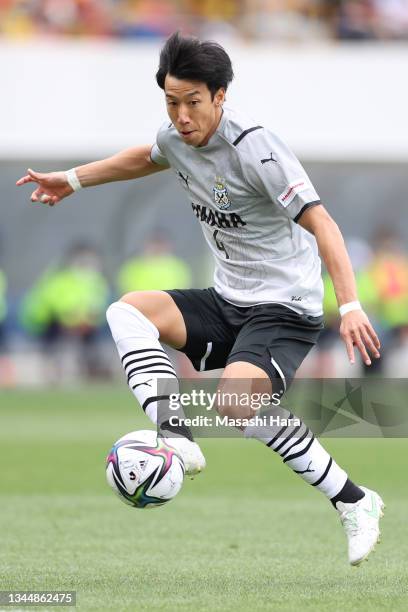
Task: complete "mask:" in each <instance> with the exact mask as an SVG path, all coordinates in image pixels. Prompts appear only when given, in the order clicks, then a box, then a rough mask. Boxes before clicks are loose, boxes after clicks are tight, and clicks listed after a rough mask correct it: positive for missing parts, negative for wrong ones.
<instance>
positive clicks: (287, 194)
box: [278, 178, 310, 208]
mask: <svg viewBox="0 0 408 612" xmlns="http://www.w3.org/2000/svg"><path fill="white" fill-rule="evenodd" d="M309 187H310V184H309V183H308V182H307V180H306V179H304V178H299V179H296V180H295V181H292V182H291V183H289V185H288V186H287V187H286V189H285V191H283V192H282V193H281V194H280V196H279V197H278V202H280V204H282V206H284V207H285V208H286V206H289V204H290V203H291V202H292V200H293V198H294V197H295V196H296V195H297V194H298V193H301V192H302V191H306V189H308V188H309Z"/></svg>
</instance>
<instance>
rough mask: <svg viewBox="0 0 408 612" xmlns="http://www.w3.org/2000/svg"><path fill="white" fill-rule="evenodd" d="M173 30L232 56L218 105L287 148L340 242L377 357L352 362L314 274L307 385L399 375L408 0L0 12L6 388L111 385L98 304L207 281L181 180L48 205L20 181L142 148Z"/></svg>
mask: <svg viewBox="0 0 408 612" xmlns="http://www.w3.org/2000/svg"><path fill="white" fill-rule="evenodd" d="M176 29H180V30H182V32H183V33H189V34H194V35H197V36H199V37H202V38H210V39H215V40H217V41H218V42H220V43H221V44H223V45H224V46H225V47H226V50H227V51H228V52H229V54H230V56H231V58H232V61H233V65H234V71H235V74H236V79H235V81H234V83H233V84H232V86H231V88H230V90H229V92H228V99H227V103H228V104H229V105H231V106H233V107H237V108H240V109H241V110H242V111H244V112H247V113H248V114H250V115H252V116H253V117H254V118H255V120H256V122H257V123H260V124H263V125H266V126H268V127H269V128H271V129H272V130H273V131H276V132H277V133H278V134H279V135H280V136H281V137H282V138H283V139H284V140H286V141H287V142H288V144H289V145H290V146H291V148H292V149H293V150H294V151H295V153H296V154H297V155H298V157H299V158H300V159H301V161H302V163H303V164H304V165H305V167H306V170H307V171H308V173H309V175H310V177H311V180H312V182H313V183H314V185H315V186H316V188H317V191H318V192H319V194H320V196H321V199H322V200H323V202H324V203H325V205H326V207H327V209H328V210H329V212H330V213H331V214H332V216H333V217H334V218H335V220H336V221H337V223H338V224H339V226H340V228H341V230H342V231H343V234H344V236H345V239H346V241H347V245H348V248H349V253H350V256H351V259H352V262H353V266H354V270H355V273H356V278H357V283H358V287H359V295H360V300H361V301H362V302H363V304H364V308H365V310H366V312H367V314H368V315H369V317H370V319H371V321H372V323H373V325H374V327H375V329H376V330H377V333H378V335H379V337H380V339H381V342H382V347H383V348H382V359H381V360H379V361H377V362H375V364H373V366H372V367H371V368H367V369H365V368H364V366H363V365H362V364H360V363H359V361H358V363H357V364H356V365H355V366H354V367H353V368H351V367H350V366H349V365H348V362H347V358H346V352H345V349H344V346H343V344H342V342H341V341H340V338H339V335H338V328H339V317H338V314H337V312H338V309H337V304H336V300H335V296H334V293H333V288H332V285H331V281H330V279H329V278H328V277H327V274H324V282H325V303H324V308H325V319H326V329H325V331H324V332H323V334H322V336H321V339H320V341H319V344H318V346H317V347H316V349H314V350H313V351H312V353H311V354H310V357H308V359H307V361H306V363H305V364H304V365H303V366H302V368H301V370H300V371H299V376H310V377H315V376H316V377H317V376H324V377H343V376H354V377H358V376H365V375H367V376H368V375H373V374H375V375H377V376H384V377H406V376H407V375H408V247H407V245H408V212H407V210H408V208H407V191H408V184H407V166H406V162H407V160H408V124H407V121H406V109H407V108H408V84H407V78H406V74H407V66H408V44H407V41H408V0H224V1H223V2H215V1H214V0H177V1H176V0H167V1H165V0H0V67H1V85H2V92H3V95H2V96H1V99H0V184H1V196H0V387H3V388H6V387H8V388H13V387H17V386H22V385H36V386H45V387H48V386H50V385H57V386H58V385H66V386H69V385H76V384H78V383H82V382H88V381H116V380H122V377H123V374H122V371H121V369H120V368H119V363H118V359H117V358H116V352H115V347H114V345H113V343H112V341H111V339H110V335H109V333H108V329H107V327H106V323H105V309H106V307H107V305H108V304H109V303H110V302H111V301H113V300H115V299H117V298H118V297H119V296H120V295H122V294H123V293H125V292H127V291H130V290H135V289H159V288H162V289H165V288H174V287H179V288H183V287H206V286H210V285H211V282H212V281H211V279H212V261H211V260H210V255H209V253H208V252H207V250H206V247H205V243H204V239H203V238H202V235H201V230H200V227H199V224H198V222H197V220H196V218H195V216H194V215H193V214H192V212H191V208H190V204H189V203H188V202H187V201H186V200H185V196H184V194H183V192H182V189H181V188H180V186H179V184H178V181H177V178H176V177H175V176H174V175H173V173H172V171H167V172H163V173H160V174H159V175H157V176H154V177H148V178H146V179H142V180H139V181H134V182H124V183H116V184H113V185H112V184H111V185H107V186H102V187H98V188H93V189H90V190H84V191H81V192H80V193H79V194H76V195H75V196H74V197H72V198H70V199H69V200H66V201H64V202H63V203H62V204H61V205H60V206H58V207H57V208H55V209H48V208H47V207H44V206H42V205H33V204H31V203H30V201H29V196H30V193H31V190H30V188H29V187H23V188H19V189H17V188H16V187H15V181H16V180H17V179H18V178H19V177H20V176H22V175H23V174H25V172H26V168H27V167H33V168H35V169H36V170H39V171H52V170H59V169H67V168H70V167H72V166H76V165H80V164H81V163H85V162H87V161H91V160H92V159H98V158H102V157H105V156H108V155H110V154H112V153H114V152H116V151H117V150H119V149H121V148H124V147H128V146H133V145H136V144H141V143H146V142H151V143H153V142H154V139H155V135H156V132H157V130H158V128H159V126H160V125H161V123H162V122H163V121H165V120H166V112H165V107H164V101H163V93H162V91H161V90H159V89H158V87H157V85H156V84H155V79H154V74H155V71H156V68H157V63H158V53H159V50H160V47H161V45H162V44H163V42H164V40H165V38H166V37H167V36H168V35H169V34H170V33H172V32H173V31H174V30H176ZM173 357H174V359H176V360H177V363H178V369H179V373H180V374H181V375H184V376H193V375H194V373H193V370H192V369H191V367H190V366H189V364H188V363H187V361H186V359H184V358H183V356H181V355H178V354H177V355H176V354H174V353H173Z"/></svg>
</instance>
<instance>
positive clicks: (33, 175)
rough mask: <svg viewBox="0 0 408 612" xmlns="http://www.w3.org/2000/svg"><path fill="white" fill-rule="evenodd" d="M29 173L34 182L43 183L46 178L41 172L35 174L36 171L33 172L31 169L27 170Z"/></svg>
mask: <svg viewBox="0 0 408 612" xmlns="http://www.w3.org/2000/svg"><path fill="white" fill-rule="evenodd" d="M27 172H28V175H29V176H30V177H31V178H32V179H33V180H34V181H37V182H38V181H41V179H42V178H44V175H43V174H42V173H41V172H35V170H32V169H31V168H27Z"/></svg>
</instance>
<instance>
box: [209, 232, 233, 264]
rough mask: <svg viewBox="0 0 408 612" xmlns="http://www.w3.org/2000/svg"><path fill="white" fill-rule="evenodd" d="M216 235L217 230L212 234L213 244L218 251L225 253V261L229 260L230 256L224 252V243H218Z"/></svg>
mask: <svg viewBox="0 0 408 612" xmlns="http://www.w3.org/2000/svg"><path fill="white" fill-rule="evenodd" d="M217 234H218V230H215V231H214V233H213V238H214V241H215V244H216V246H217V249H218V250H219V251H223V252H224V253H225V258H226V259H229V258H230V256H229V255H228V253H227V251H226V248H225V246H224V243H223V242H220V241H219V240H217Z"/></svg>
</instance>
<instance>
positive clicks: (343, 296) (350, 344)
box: [299, 206, 380, 365]
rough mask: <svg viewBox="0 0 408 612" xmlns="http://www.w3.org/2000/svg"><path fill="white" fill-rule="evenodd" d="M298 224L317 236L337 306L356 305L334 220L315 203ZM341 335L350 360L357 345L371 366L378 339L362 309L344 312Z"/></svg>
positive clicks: (350, 270)
mask: <svg viewBox="0 0 408 612" xmlns="http://www.w3.org/2000/svg"><path fill="white" fill-rule="evenodd" d="M299 225H301V226H302V227H304V228H305V229H307V230H308V231H309V232H310V233H312V234H313V235H314V236H315V238H316V241H317V245H318V247H319V252H320V255H321V256H322V259H323V261H324V263H325V265H326V268H327V271H328V273H329V274H330V277H331V279H332V281H333V286H334V290H335V292H336V297H337V303H338V305H339V307H341V306H343V305H344V304H350V303H353V302H357V304H358V297H357V288H356V281H355V277H354V272H353V267H352V265H351V261H350V258H349V256H348V253H347V250H346V246H345V244H344V240H343V236H342V234H341V232H340V229H339V227H338V225H337V224H336V222H335V221H334V220H333V219H332V218H331V216H330V215H329V213H328V212H327V211H326V209H325V208H324V207H323V206H314V207H312V208H309V210H306V211H305V212H304V214H303V215H302V217H301V218H300V220H299ZM340 335H341V337H342V339H343V341H344V343H345V345H346V349H347V354H348V357H349V359H350V362H351V363H354V346H357V348H358V350H359V351H360V353H361V356H362V358H363V360H364V362H365V363H366V364H367V365H371V359H370V357H369V355H368V352H367V351H369V352H370V353H371V354H372V355H373V356H374V357H376V358H379V357H380V352H379V348H380V341H379V339H378V337H377V334H376V333H375V331H374V329H373V327H372V325H371V323H370V321H369V319H368V317H367V315H366V314H365V312H364V311H363V310H351V311H350V312H347V313H346V314H343V316H342V319H341V325H340Z"/></svg>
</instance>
